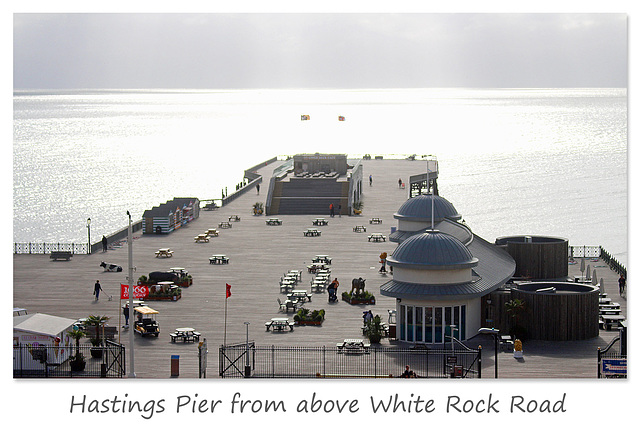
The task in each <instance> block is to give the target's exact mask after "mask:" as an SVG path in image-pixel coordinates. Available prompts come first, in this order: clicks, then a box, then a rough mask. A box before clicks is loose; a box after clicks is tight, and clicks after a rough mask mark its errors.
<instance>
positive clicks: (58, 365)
mask: <svg viewBox="0 0 640 435" xmlns="http://www.w3.org/2000/svg"><path fill="white" fill-rule="evenodd" d="M78 350H79V352H80V354H82V355H83V357H84V362H85V364H84V366H83V367H82V369H81V370H77V368H76V367H72V364H73V363H72V361H71V360H72V358H70V357H73V356H75V355H76V352H77V351H78ZM125 367H126V366H125V351H124V346H123V345H121V344H119V343H116V342H113V341H110V340H106V341H105V344H104V345H103V346H101V347H95V348H94V347H92V346H91V345H82V344H81V345H80V348H79V349H76V346H54V345H46V346H45V345H41V344H40V345H30V344H21V345H14V346H13V377H14V378H122V377H124V375H125Z"/></svg>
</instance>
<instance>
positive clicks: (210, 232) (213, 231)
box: [205, 228, 220, 237]
mask: <svg viewBox="0 0 640 435" xmlns="http://www.w3.org/2000/svg"><path fill="white" fill-rule="evenodd" d="M205 234H206V235H207V236H209V237H218V235H219V234H220V233H219V232H218V230H216V229H215V228H209V229H208V230H207V231H206V232H205Z"/></svg>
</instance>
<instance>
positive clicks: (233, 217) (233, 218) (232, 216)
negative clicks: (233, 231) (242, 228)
mask: <svg viewBox="0 0 640 435" xmlns="http://www.w3.org/2000/svg"><path fill="white" fill-rule="evenodd" d="M231 221H233V222H239V221H240V216H238V215H237V214H232V215H231V216H229V222H231Z"/></svg>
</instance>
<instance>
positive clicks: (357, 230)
mask: <svg viewBox="0 0 640 435" xmlns="http://www.w3.org/2000/svg"><path fill="white" fill-rule="evenodd" d="M353 231H354V232H355V233H364V232H366V231H367V227H365V226H364V225H356V226H355V227H353Z"/></svg>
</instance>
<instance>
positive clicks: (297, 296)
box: [287, 290, 312, 302]
mask: <svg viewBox="0 0 640 435" xmlns="http://www.w3.org/2000/svg"><path fill="white" fill-rule="evenodd" d="M311 296H312V294H311V293H307V291H306V290H293V291H292V292H291V293H289V294H287V299H288V300H290V301H294V302H305V300H308V301H309V302H311Z"/></svg>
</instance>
